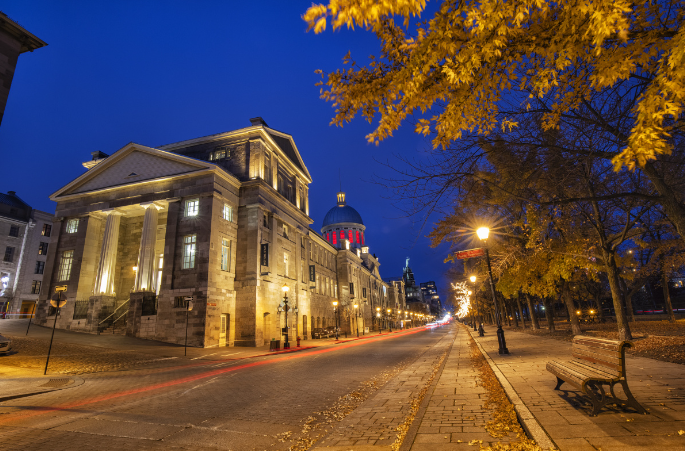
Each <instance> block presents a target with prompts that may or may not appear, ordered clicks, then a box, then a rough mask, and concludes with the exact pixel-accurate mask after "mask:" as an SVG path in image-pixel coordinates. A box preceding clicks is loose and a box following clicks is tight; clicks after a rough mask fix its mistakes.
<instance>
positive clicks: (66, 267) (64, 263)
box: [57, 251, 74, 281]
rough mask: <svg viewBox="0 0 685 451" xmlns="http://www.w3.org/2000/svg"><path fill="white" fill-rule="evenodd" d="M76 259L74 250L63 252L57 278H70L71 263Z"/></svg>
mask: <svg viewBox="0 0 685 451" xmlns="http://www.w3.org/2000/svg"><path fill="white" fill-rule="evenodd" d="M73 261H74V251H64V252H62V258H61V260H60V262H59V271H58V272H57V280H60V281H61V280H69V278H70V277H71V264H72V262H73Z"/></svg>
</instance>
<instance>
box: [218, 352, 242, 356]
mask: <svg viewBox="0 0 685 451" xmlns="http://www.w3.org/2000/svg"><path fill="white" fill-rule="evenodd" d="M236 354H240V353H239V352H234V353H232V354H223V355H222V356H221V357H226V356H229V355H236Z"/></svg>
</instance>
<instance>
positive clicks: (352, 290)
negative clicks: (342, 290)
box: [350, 282, 354, 296]
mask: <svg viewBox="0 0 685 451" xmlns="http://www.w3.org/2000/svg"><path fill="white" fill-rule="evenodd" d="M350 296H354V282H350Z"/></svg>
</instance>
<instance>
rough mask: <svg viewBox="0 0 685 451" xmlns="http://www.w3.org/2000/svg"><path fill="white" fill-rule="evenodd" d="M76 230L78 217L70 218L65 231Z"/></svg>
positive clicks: (71, 231) (73, 231) (72, 231)
mask: <svg viewBox="0 0 685 451" xmlns="http://www.w3.org/2000/svg"><path fill="white" fill-rule="evenodd" d="M76 232H78V219H70V220H68V221H67V233H76Z"/></svg>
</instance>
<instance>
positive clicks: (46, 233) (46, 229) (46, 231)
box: [40, 224, 52, 236]
mask: <svg viewBox="0 0 685 451" xmlns="http://www.w3.org/2000/svg"><path fill="white" fill-rule="evenodd" d="M51 231H52V225H51V224H43V230H41V232H40V234H41V235H42V236H50V232H51Z"/></svg>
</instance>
